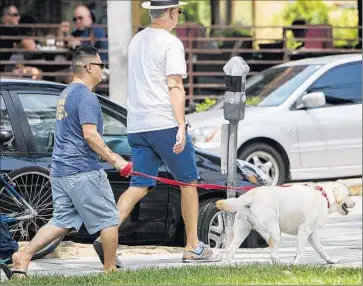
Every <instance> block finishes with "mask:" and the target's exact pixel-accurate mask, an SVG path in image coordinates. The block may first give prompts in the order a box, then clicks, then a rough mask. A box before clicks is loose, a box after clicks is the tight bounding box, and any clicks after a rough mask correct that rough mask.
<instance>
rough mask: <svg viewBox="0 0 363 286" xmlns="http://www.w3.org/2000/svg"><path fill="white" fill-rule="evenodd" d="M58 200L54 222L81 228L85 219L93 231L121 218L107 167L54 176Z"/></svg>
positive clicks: (76, 229) (115, 222) (88, 229)
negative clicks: (108, 177)
mask: <svg viewBox="0 0 363 286" xmlns="http://www.w3.org/2000/svg"><path fill="white" fill-rule="evenodd" d="M50 182H51V184H52V195H53V202H54V212H53V218H52V219H51V220H50V224H51V225H54V226H56V227H60V228H65V229H71V230H72V231H76V232H78V231H79V230H80V228H81V226H82V223H84V225H85V226H86V229H87V231H88V233H89V234H91V235H92V234H94V233H97V232H99V231H101V230H102V229H105V228H108V227H111V226H116V225H118V224H119V222H120V218H119V213H118V210H117V207H116V201H115V197H114V194H113V191H112V189H111V186H110V183H109V181H108V179H107V174H106V172H105V171H104V170H103V169H100V170H94V171H91V172H85V173H77V174H74V175H70V176H65V177H52V176H51V178H50Z"/></svg>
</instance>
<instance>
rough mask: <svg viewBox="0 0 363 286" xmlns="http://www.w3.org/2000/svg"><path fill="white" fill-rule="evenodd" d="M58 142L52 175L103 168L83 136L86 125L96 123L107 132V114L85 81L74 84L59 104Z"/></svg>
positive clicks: (101, 132)
mask: <svg viewBox="0 0 363 286" xmlns="http://www.w3.org/2000/svg"><path fill="white" fill-rule="evenodd" d="M56 116H57V118H56V131H55V143H54V149H53V155H52V164H51V168H50V174H51V176H54V177H63V176H69V175H72V174H76V173H83V172H89V171H93V170H98V169H101V168H102V164H101V163H100V161H99V156H98V154H97V153H96V152H95V151H93V150H92V148H91V147H90V146H89V144H88V143H87V141H86V140H85V139H84V137H83V131H82V125H83V124H95V125H97V131H98V133H99V134H101V136H102V135H103V116H102V111H101V106H100V103H99V101H98V98H97V96H96V95H95V94H94V93H93V92H91V91H90V90H89V89H88V88H87V87H86V86H85V85H84V84H82V83H71V84H70V85H69V86H68V87H67V88H66V89H65V90H64V91H63V92H62V93H61V95H60V98H59V100H58V104H57V115H56Z"/></svg>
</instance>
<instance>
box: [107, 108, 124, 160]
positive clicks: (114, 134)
mask: <svg viewBox="0 0 363 286" xmlns="http://www.w3.org/2000/svg"><path fill="white" fill-rule="evenodd" d="M102 114H103V140H105V142H106V144H107V146H108V147H109V148H110V149H111V150H112V151H113V152H115V153H117V154H119V155H120V156H123V155H131V147H130V145H129V142H128V140H127V128H126V125H125V124H124V123H123V121H124V119H123V118H122V117H121V116H118V115H116V114H114V113H112V112H110V111H109V110H107V109H105V108H103V109H102Z"/></svg>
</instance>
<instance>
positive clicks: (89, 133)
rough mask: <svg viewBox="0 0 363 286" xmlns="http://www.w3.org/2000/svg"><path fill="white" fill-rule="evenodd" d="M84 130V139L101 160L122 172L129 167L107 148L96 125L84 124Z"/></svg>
mask: <svg viewBox="0 0 363 286" xmlns="http://www.w3.org/2000/svg"><path fill="white" fill-rule="evenodd" d="M82 130H83V136H84V139H85V140H86V141H87V143H88V144H89V146H90V147H91V148H92V149H93V150H94V151H95V152H96V153H97V154H99V155H100V156H101V158H103V159H104V160H106V161H107V162H109V163H110V164H112V165H113V166H114V167H115V168H116V169H117V170H121V169H123V168H124V167H125V166H126V165H127V161H125V160H124V159H123V158H122V157H121V156H119V155H118V154H116V153H114V152H112V150H111V149H110V148H108V147H107V145H106V143H105V141H104V140H103V139H102V136H101V135H100V134H99V133H98V132H97V127H96V125H94V124H83V125H82Z"/></svg>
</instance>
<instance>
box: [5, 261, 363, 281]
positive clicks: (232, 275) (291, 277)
mask: <svg viewBox="0 0 363 286" xmlns="http://www.w3.org/2000/svg"><path fill="white" fill-rule="evenodd" d="M3 283H4V284H2V285H97V284H103V285H107V284H109V285H111V284H112V285H116V284H117V285H127V284H128V285H136V284H137V285H156V284H159V285H171V284H174V285H175V284H185V285H197V284H199V285H201V284H209V285H217V284H224V285H228V284H234V285H237V284H242V285H246V284H250V285H257V284H265V285H267V284H270V285H281V284H287V285H302V284H309V285H318V284H322V285H332V284H334V285H337V284H339V285H362V269H361V268H338V267H326V266H315V267H313V266H302V265H298V266H288V265H273V266H272V265H269V264H247V265H240V266H229V267H228V266H195V267H190V266H183V267H181V268H177V267H175V268H169V269H165V268H164V269H161V268H149V269H146V268H144V269H140V270H136V271H132V270H125V271H122V272H118V273H112V274H108V275H104V274H92V275H87V276H78V277H64V276H58V275H55V276H31V277H29V278H28V279H22V280H16V279H13V280H11V281H7V282H3Z"/></svg>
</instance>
